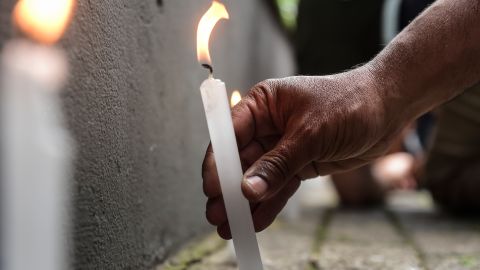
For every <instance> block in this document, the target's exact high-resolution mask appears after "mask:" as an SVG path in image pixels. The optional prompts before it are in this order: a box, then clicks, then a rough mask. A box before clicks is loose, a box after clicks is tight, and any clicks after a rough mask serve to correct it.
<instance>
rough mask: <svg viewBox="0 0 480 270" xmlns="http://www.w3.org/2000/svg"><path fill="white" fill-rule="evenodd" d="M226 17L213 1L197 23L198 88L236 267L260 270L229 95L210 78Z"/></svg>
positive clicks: (219, 5) (220, 7)
mask: <svg viewBox="0 0 480 270" xmlns="http://www.w3.org/2000/svg"><path fill="white" fill-rule="evenodd" d="M228 18H229V15H228V12H227V10H226V8H225V6H224V5H222V4H221V3H219V2H217V1H213V3H212V6H211V7H210V9H209V10H208V11H207V12H206V13H205V15H204V16H203V17H202V19H201V20H200V23H199V25H198V32H197V55H198V60H199V62H200V63H201V64H202V65H203V66H204V67H206V68H208V69H209V71H210V75H209V78H208V79H207V80H205V81H204V82H203V83H202V85H201V87H200V91H201V95H202V100H203V105H204V109H205V115H206V118H207V123H208V130H209V132H210V139H211V142H212V147H213V152H214V155H215V162H216V165H217V172H218V176H219V178H220V186H221V189H222V194H223V200H224V203H225V208H226V210H227V217H228V222H229V225H230V231H231V233H232V238H233V243H234V246H235V253H236V255H237V264H238V267H239V268H240V269H241V270H261V269H263V266H262V260H261V257H260V251H259V248H258V243H257V238H256V235H255V230H254V227H253V221H252V216H251V212H250V205H249V203H248V201H247V199H246V198H245V197H244V196H243V194H242V190H241V181H242V177H243V173H242V167H241V163H240V157H239V152H238V147H237V142H236V139H235V132H234V129H233V123H232V117H231V112H230V106H229V105H230V104H229V100H228V95H227V91H226V88H225V83H223V82H222V81H220V80H218V79H214V78H213V66H212V62H211V58H210V53H209V49H208V43H209V39H210V34H211V32H212V30H213V28H214V27H215V25H216V23H217V22H218V21H219V20H221V19H228Z"/></svg>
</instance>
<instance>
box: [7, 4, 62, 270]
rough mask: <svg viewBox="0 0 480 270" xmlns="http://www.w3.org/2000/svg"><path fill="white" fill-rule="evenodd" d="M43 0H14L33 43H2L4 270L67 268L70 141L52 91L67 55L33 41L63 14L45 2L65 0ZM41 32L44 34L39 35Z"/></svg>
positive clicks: (48, 33)
mask: <svg viewBox="0 0 480 270" xmlns="http://www.w3.org/2000/svg"><path fill="white" fill-rule="evenodd" d="M42 2H43V1H37V2H35V1H32V0H29V1H20V2H19V3H18V4H17V6H16V9H15V20H16V23H17V25H18V26H19V28H20V29H22V30H24V32H25V33H26V34H28V35H29V36H32V38H35V39H36V40H38V41H39V42H38V43H37V42H34V41H30V40H26V39H17V40H12V41H10V42H8V43H7V44H6V45H5V47H4V51H3V53H2V56H1V90H2V92H1V94H2V96H1V97H2V98H1V102H2V105H1V107H2V114H1V116H2V119H1V122H2V128H1V147H2V156H1V161H2V168H1V172H2V178H1V180H2V181H1V192H2V195H1V203H0V204H1V207H2V211H1V212H2V216H1V228H2V239H1V240H2V252H3V254H2V258H3V261H2V265H1V267H0V268H1V269H4V270H25V269H39V270H63V269H67V268H68V266H67V265H68V263H67V251H68V248H67V245H66V242H67V233H68V232H67V228H68V223H69V217H68V210H69V209H68V196H67V194H68V176H69V168H70V157H71V144H70V139H69V136H68V132H67V131H66V129H65V128H64V127H63V119H62V118H63V117H62V113H61V105H60V101H59V97H58V92H59V90H60V89H61V87H62V86H63V84H64V82H65V80H66V75H67V61H66V58H65V55H64V53H63V51H62V50H60V49H57V48H54V47H53V46H49V45H44V44H41V43H40V42H43V43H50V42H53V41H54V40H55V39H57V38H58V37H59V36H60V35H61V33H59V32H57V33H54V31H53V29H55V27H54V25H51V23H52V21H51V20H52V19H55V18H56V16H64V18H65V16H66V15H65V14H58V11H59V10H58V9H55V10H53V11H51V10H49V9H48V7H59V6H60V7H61V6H65V3H67V2H66V1H63V0H62V1H60V0H59V1H57V2H59V3H60V2H61V3H60V4H58V3H57V2H55V3H54V2H49V4H51V6H49V5H46V4H45V3H42ZM42 4H43V5H42ZM56 4H57V5H56ZM34 7H41V8H42V9H43V10H40V11H39V12H40V13H41V14H36V13H35V12H36V11H38V10H36V9H35V8H34ZM45 11H51V12H53V13H51V14H48V15H52V14H54V15H52V16H50V17H49V18H48V20H49V23H50V24H49V25H47V26H48V30H45V31H46V34H45V33H42V31H39V30H38V29H35V28H36V27H38V26H39V24H36V20H37V19H38V18H37V17H32V16H33V15H38V16H39V17H42V18H45V17H46V16H40V15H45ZM19 19H21V20H22V21H18V20H19ZM32 23H33V24H32ZM25 24H26V25H25ZM40 26H44V25H41V24H40ZM60 26H61V25H59V26H58V28H57V30H58V29H61V28H62V27H60ZM23 27H26V28H25V29H24V28H23ZM44 29H45V27H43V30H44ZM29 31H35V32H34V33H30V32H29ZM62 32H63V31H62ZM31 34H32V35H31ZM42 34H45V35H42ZM36 35H38V36H36ZM56 35H57V36H58V37H55V36H56ZM40 37H44V38H45V39H44V40H39V38H40Z"/></svg>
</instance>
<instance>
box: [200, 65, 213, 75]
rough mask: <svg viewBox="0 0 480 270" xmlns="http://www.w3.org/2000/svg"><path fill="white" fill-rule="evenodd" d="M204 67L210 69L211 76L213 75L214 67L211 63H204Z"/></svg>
mask: <svg viewBox="0 0 480 270" xmlns="http://www.w3.org/2000/svg"><path fill="white" fill-rule="evenodd" d="M202 67H204V68H206V69H208V70H209V71H210V76H211V75H213V67H212V66H211V65H209V64H202Z"/></svg>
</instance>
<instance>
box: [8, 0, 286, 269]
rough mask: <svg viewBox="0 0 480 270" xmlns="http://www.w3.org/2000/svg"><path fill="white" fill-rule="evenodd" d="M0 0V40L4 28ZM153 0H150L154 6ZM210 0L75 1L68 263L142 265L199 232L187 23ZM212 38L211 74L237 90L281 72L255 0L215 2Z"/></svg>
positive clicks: (271, 33) (196, 121) (198, 148)
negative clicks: (222, 17)
mask: <svg viewBox="0 0 480 270" xmlns="http://www.w3.org/2000/svg"><path fill="white" fill-rule="evenodd" d="M1 2H2V3H1V4H0V7H1V9H2V10H1V13H0V22H2V26H1V30H0V35H1V36H0V42H2V44H3V42H4V41H5V40H6V38H8V37H9V36H11V35H12V32H13V31H11V30H10V26H9V16H10V15H9V8H10V7H11V3H12V2H13V0H8V1H5V0H2V1H1ZM160 3H161V4H160ZM210 3H211V2H210V0H163V1H155V0H102V1H90V0H79V1H78V5H77V10H76V14H75V18H74V21H73V22H72V25H71V27H70V28H69V30H68V32H67V33H66V36H65V38H64V40H63V41H62V42H61V44H60V46H62V47H64V48H65V50H66V51H67V53H68V55H69V58H70V65H71V74H70V78H69V83H68V86H67V87H66V89H65V91H64V92H63V94H62V98H63V101H64V106H65V112H66V115H67V119H68V125H69V128H70V129H71V131H72V134H73V137H74V138H75V140H76V141H77V157H76V161H75V168H76V169H75V175H74V177H75V183H74V188H73V194H72V197H73V206H74V213H73V216H74V221H73V224H74V225H73V243H74V244H73V248H72V254H73V255H74V262H73V263H74V268H75V269H150V268H152V267H153V266H154V265H156V264H158V263H160V262H161V261H163V260H164V259H165V258H166V257H167V256H168V255H170V254H171V253H172V252H175V250H177V249H178V248H179V247H180V246H181V245H182V243H184V242H185V241H187V240H189V239H191V238H192V237H194V236H196V235H198V234H200V233H203V232H206V231H207V230H210V229H211V227H209V226H208V224H207V223H206V221H205V218H204V204H205V201H206V200H205V198H204V197H203V192H202V188H201V172H200V168H201V162H202V159H203V153H204V150H205V148H206V146H207V144H208V141H209V138H208V131H207V128H206V121H205V119H204V115H203V110H202V104H201V98H200V93H199V90H198V87H199V85H200V83H201V82H202V80H204V79H205V78H206V76H207V73H206V71H205V70H203V69H202V68H200V67H199V65H198V63H197V62H196V55H195V45H196V41H195V38H196V25H197V23H198V20H199V18H200V17H201V15H202V14H203V12H204V11H206V9H207V8H208V7H209V5H210ZM225 3H226V4H227V6H228V9H229V11H230V15H231V20H229V21H223V22H222V23H221V24H220V25H219V27H218V28H217V29H216V31H215V32H214V35H213V36H212V38H213V41H212V48H211V49H212V57H213V61H214V65H215V69H216V77H218V78H221V79H223V80H224V81H225V82H226V83H227V87H229V90H233V89H239V90H242V91H243V92H245V91H246V90H248V89H249V87H251V86H252V85H254V84H255V83H256V82H257V81H259V80H262V79H265V78H268V77H278V76H286V75H291V74H292V73H293V64H292V60H291V52H290V49H289V47H288V44H287V42H286V41H285V39H284V38H283V37H282V36H281V35H280V31H279V29H277V27H276V25H275V24H274V22H273V21H272V19H271V17H269V16H268V15H269V13H268V12H267V10H266V8H265V7H264V6H263V5H262V4H261V1H260V0H237V1H233V0H230V1H225Z"/></svg>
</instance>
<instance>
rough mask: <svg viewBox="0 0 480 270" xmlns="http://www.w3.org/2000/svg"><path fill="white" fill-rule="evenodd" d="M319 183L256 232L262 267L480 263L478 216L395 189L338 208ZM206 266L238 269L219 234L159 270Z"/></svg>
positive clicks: (371, 269)
mask: <svg viewBox="0 0 480 270" xmlns="http://www.w3.org/2000/svg"><path fill="white" fill-rule="evenodd" d="M316 182H317V183H316V184H313V185H312V184H307V185H305V187H302V190H301V191H300V192H299V193H300V194H298V195H297V196H296V197H295V198H294V199H293V200H292V202H291V203H290V205H289V206H288V207H287V209H286V211H284V213H283V215H282V216H281V217H280V218H278V219H277V221H276V222H275V223H274V224H273V225H272V226H271V227H270V228H269V229H267V230H266V231H265V232H262V233H259V234H258V240H259V245H260V250H261V253H262V258H263V260H264V265H265V270H280V269H282V270H315V269H329V270H330V269H333V270H334V269H339V270H341V269H346V270H347V269H348V270H356V269H358V270H360V269H367V270H376V269H379V270H380V269H392V270H397V269H398V270H421V269H422V270H464V269H465V270H471V269H480V219H478V218H475V219H474V218H459V217H452V216H448V215H447V214H445V213H442V212H440V211H438V210H437V209H435V207H434V205H433V203H432V200H431V198H430V196H429V195H428V193H426V192H398V193H395V194H392V195H391V196H390V198H389V199H388V202H387V203H386V204H385V206H383V207H379V208H373V209H363V210H358V209H357V210H353V209H340V208H338V207H337V206H336V199H335V197H334V195H333V194H334V192H332V189H331V187H330V186H329V185H328V182H327V181H326V180H319V181H316ZM318 183H321V184H320V185H319V184H318ZM207 269H208V270H230V269H232V270H233V269H237V268H236V265H235V260H234V253H233V248H232V246H231V244H230V242H225V241H222V240H220V239H219V238H218V237H217V236H216V235H214V234H212V235H209V236H207V237H205V238H203V239H201V240H196V241H193V242H192V243H190V244H189V245H187V246H186V247H185V248H184V249H182V250H181V251H180V252H179V253H178V254H177V255H175V256H173V257H172V258H170V259H169V260H168V261H167V262H165V263H164V264H163V265H161V266H159V267H158V268H157V269H156V270H207Z"/></svg>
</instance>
